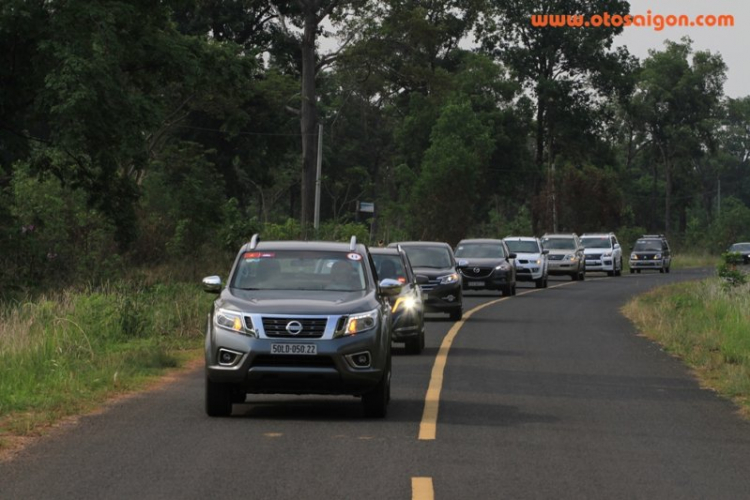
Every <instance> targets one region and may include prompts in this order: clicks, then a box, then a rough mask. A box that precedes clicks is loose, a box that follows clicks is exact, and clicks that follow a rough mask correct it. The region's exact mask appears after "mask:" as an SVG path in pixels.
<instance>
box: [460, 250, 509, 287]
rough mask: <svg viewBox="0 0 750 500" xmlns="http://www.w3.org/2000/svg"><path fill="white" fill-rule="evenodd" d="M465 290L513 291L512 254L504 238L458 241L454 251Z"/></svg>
mask: <svg viewBox="0 0 750 500" xmlns="http://www.w3.org/2000/svg"><path fill="white" fill-rule="evenodd" d="M454 253H455V254H456V260H457V261H458V272H459V273H460V274H461V281H462V283H463V288H464V290H500V291H501V292H502V294H503V295H515V294H516V266H515V264H514V262H513V260H514V259H515V258H516V255H515V254H514V253H511V251H510V250H508V246H507V245H506V244H505V242H504V241H503V240H500V239H490V238H478V239H464V240H461V241H459V242H458V245H456V249H455V251H454Z"/></svg>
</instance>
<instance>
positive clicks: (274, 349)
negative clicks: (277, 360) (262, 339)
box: [271, 343, 318, 355]
mask: <svg viewBox="0 0 750 500" xmlns="http://www.w3.org/2000/svg"><path fill="white" fill-rule="evenodd" d="M271 354H306V355H313V354H318V346H317V345H316V344H287V343H285V344H271Z"/></svg>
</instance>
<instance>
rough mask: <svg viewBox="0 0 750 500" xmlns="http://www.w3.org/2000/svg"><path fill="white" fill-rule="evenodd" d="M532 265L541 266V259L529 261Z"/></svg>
mask: <svg viewBox="0 0 750 500" xmlns="http://www.w3.org/2000/svg"><path fill="white" fill-rule="evenodd" d="M531 263H532V264H536V265H537V266H539V265H541V264H542V259H536V260H532V261H531Z"/></svg>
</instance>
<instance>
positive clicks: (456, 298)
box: [388, 241, 464, 321]
mask: <svg viewBox="0 0 750 500" xmlns="http://www.w3.org/2000/svg"><path fill="white" fill-rule="evenodd" d="M398 245H400V246H401V247H402V248H403V249H404V251H405V252H406V255H408V256H409V261H410V262H411V265H412V268H413V269H414V273H416V275H417V277H419V276H424V277H426V279H427V282H426V283H424V284H421V285H420V286H421V287H422V300H423V302H424V308H425V312H444V313H448V314H449V315H450V318H451V319H452V320H454V321H458V320H460V319H461V318H462V317H463V313H464V312H463V311H464V306H463V293H462V288H461V276H460V275H459V274H458V270H457V269H456V257H455V256H454V255H453V249H452V248H451V246H450V245H449V244H447V243H444V242H439V241H404V242H397V243H391V244H390V245H388V247H390V248H396V247H397V246H398Z"/></svg>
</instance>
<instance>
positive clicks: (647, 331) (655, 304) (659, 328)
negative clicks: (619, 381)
mask: <svg viewBox="0 0 750 500" xmlns="http://www.w3.org/2000/svg"><path fill="white" fill-rule="evenodd" d="M749 292H750V287H749V286H748V285H743V286H740V287H734V288H727V287H726V286H724V284H723V283H722V281H721V280H720V279H719V278H710V279H707V280H704V281H700V282H691V283H681V284H676V285H669V286H666V287H662V288H659V289H657V290H655V291H653V292H650V293H648V294H645V295H643V296H640V297H637V298H635V299H634V300H632V301H631V302H630V303H628V304H627V305H626V306H625V307H624V309H623V312H624V313H625V315H626V316H627V317H628V318H630V319H631V320H632V321H633V322H634V323H635V325H636V326H637V328H638V329H639V331H640V332H642V333H643V334H644V335H645V336H647V337H648V338H650V339H652V340H654V341H656V342H658V343H659V344H661V345H662V346H663V347H664V349H665V350H666V351H667V352H669V353H671V354H673V355H675V356H677V357H679V358H681V359H682V360H683V361H684V362H685V363H686V364H687V365H688V366H689V367H691V368H692V369H693V370H694V372H695V373H696V375H697V377H698V378H699V379H700V381H701V383H702V384H703V385H704V386H705V387H709V388H711V389H714V390H715V391H717V392H718V393H719V394H721V395H723V396H725V397H726V398H729V399H731V400H732V401H734V402H735V403H736V404H737V405H738V406H739V407H740V409H741V412H742V414H743V415H744V416H745V417H746V418H750V293H749Z"/></svg>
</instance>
